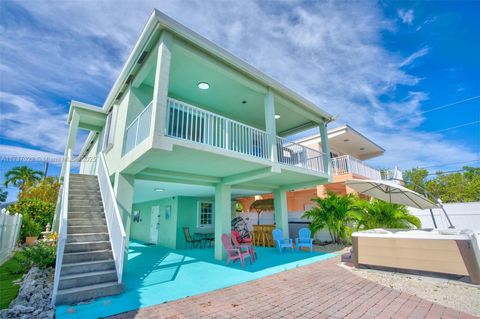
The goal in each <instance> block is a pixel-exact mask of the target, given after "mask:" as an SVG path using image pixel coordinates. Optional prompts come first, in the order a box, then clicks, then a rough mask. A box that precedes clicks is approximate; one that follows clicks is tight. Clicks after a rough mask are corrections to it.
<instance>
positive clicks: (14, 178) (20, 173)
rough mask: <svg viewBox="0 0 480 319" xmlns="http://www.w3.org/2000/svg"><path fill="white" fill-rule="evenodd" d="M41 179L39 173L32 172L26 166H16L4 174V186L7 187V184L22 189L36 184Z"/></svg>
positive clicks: (40, 173)
mask: <svg viewBox="0 0 480 319" xmlns="http://www.w3.org/2000/svg"><path fill="white" fill-rule="evenodd" d="M42 177H43V173H42V172H41V171H37V170H33V169H31V168H30V167H28V166H25V165H24V166H16V167H14V168H12V169H11V170H9V171H8V172H6V173H5V182H4V185H5V187H7V186H8V185H9V184H12V185H13V186H16V187H19V188H20V189H22V188H23V187H24V186H25V185H28V184H33V183H35V182H38V181H39V180H41V179H42Z"/></svg>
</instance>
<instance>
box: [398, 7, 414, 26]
mask: <svg viewBox="0 0 480 319" xmlns="http://www.w3.org/2000/svg"><path fill="white" fill-rule="evenodd" d="M397 14H398V16H399V17H400V19H401V20H402V22H403V23H405V24H408V25H410V24H412V22H413V19H414V16H413V10H412V9H409V10H404V9H399V10H397Z"/></svg>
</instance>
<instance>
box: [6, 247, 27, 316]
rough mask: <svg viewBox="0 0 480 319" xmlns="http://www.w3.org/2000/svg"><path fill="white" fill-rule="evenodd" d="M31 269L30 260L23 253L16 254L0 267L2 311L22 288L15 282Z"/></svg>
mask: <svg viewBox="0 0 480 319" xmlns="http://www.w3.org/2000/svg"><path fill="white" fill-rule="evenodd" d="M29 268H30V262H29V260H28V259H27V258H26V257H25V256H24V255H23V252H15V254H14V255H13V256H12V257H11V258H10V259H9V260H7V261H6V262H5V263H4V264H3V265H1V266H0V309H5V308H8V305H9V304H10V302H11V301H12V300H13V299H15V297H16V296H17V294H18V291H19V290H20V286H19V285H17V284H15V283H14V281H16V280H18V279H20V278H22V276H23V274H24V273H26V272H27V271H28V269H29Z"/></svg>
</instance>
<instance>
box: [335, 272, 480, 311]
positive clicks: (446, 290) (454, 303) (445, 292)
mask: <svg viewBox="0 0 480 319" xmlns="http://www.w3.org/2000/svg"><path fill="white" fill-rule="evenodd" d="M344 267H345V268H347V269H350V270H351V271H352V272H353V273H354V274H356V275H358V276H360V277H363V278H366V279H369V280H371V281H373V282H376V283H378V284H381V285H384V286H387V287H391V288H393V289H396V290H399V291H402V292H406V293H409V294H412V295H415V296H418V297H420V298H423V299H427V300H429V301H433V302H436V303H438V304H440V305H443V306H447V307H451V308H454V309H457V310H460V311H464V312H468V313H471V314H473V315H476V316H480V286H478V285H471V284H467V283H464V282H461V281H456V280H449V279H442V278H436V277H427V276H417V275H411V274H403V273H396V272H387V271H380V270H372V269H356V268H351V267H347V266H344Z"/></svg>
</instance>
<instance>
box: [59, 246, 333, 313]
mask: <svg viewBox="0 0 480 319" xmlns="http://www.w3.org/2000/svg"><path fill="white" fill-rule="evenodd" d="M255 249H256V251H257V255H258V260H257V261H256V262H255V263H254V264H253V265H250V263H249V261H248V260H247V262H246V266H245V268H242V267H241V265H240V263H239V262H236V263H234V264H230V265H229V266H226V265H225V262H224V261H217V260H215V259H214V258H213V249H212V248H207V249H188V250H172V249H167V248H164V247H160V246H147V245H143V244H141V243H138V242H131V243H130V245H129V254H128V269H127V271H126V273H125V275H124V284H125V292H124V293H123V294H121V295H117V296H109V297H104V298H100V299H97V300H95V301H92V302H90V303H87V304H81V305H76V306H59V307H57V310H56V314H57V318H59V319H64V318H65V319H66V318H68V319H70V318H71V319H74V318H81V319H85V318H100V317H105V316H109V315H113V314H118V313H121V312H125V311H129V310H134V309H138V308H143V307H147V306H152V305H156V304H160V303H163V302H166V301H172V300H176V299H180V298H185V297H188V296H193V295H197V294H200V293H204V292H208V291H212V290H216V289H220V288H225V287H228V286H232V285H236V284H240V283H243V282H247V281H250V280H254V279H258V278H261V277H265V276H268V275H272V274H275V273H278V272H281V271H284V270H288V269H293V268H296V267H299V266H303V265H307V264H311V263H314V262H317V261H321V260H325V259H328V258H332V257H335V256H336V254H325V253H319V252H314V253H309V252H306V251H302V252H298V253H297V252H293V253H291V252H286V253H283V254H279V253H278V251H277V250H275V249H273V248H263V247H256V248H255Z"/></svg>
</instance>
